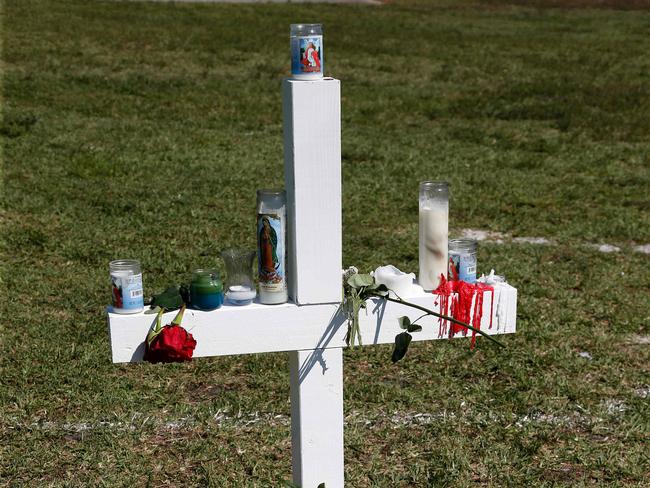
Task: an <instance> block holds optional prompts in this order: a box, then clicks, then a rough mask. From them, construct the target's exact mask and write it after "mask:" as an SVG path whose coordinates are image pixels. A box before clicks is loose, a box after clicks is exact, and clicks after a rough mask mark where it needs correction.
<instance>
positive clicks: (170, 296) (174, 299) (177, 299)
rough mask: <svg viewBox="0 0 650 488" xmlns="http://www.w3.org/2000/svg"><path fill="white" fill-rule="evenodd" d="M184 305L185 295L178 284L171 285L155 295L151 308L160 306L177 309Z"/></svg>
mask: <svg viewBox="0 0 650 488" xmlns="http://www.w3.org/2000/svg"><path fill="white" fill-rule="evenodd" d="M181 305H183V297H182V296H181V294H180V291H179V288H178V286H176V285H173V286H170V287H169V288H167V289H166V290H165V291H164V292H162V293H160V294H158V295H154V297H153V299H152V300H151V308H155V307H160V308H164V309H166V310H176V309H178V308H181Z"/></svg>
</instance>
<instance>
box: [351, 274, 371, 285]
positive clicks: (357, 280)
mask: <svg viewBox="0 0 650 488" xmlns="http://www.w3.org/2000/svg"><path fill="white" fill-rule="evenodd" d="M374 282H375V279H374V278H373V277H372V276H370V275H369V274H359V273H357V274H353V275H352V276H350V277H349V278H348V285H350V286H351V287H352V288H361V287H362V286H371V285H372V284H373V283H374Z"/></svg>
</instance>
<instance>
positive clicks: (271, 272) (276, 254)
mask: <svg viewBox="0 0 650 488" xmlns="http://www.w3.org/2000/svg"><path fill="white" fill-rule="evenodd" d="M286 207H287V206H286V194H285V192H284V190H257V262H258V274H259V287H260V293H259V297H260V303H264V304H267V305H274V304H278V303H285V302H286V301H287V299H288V298H289V296H288V290H287V275H286V258H287V256H286V249H287V248H286V229H287V225H286V219H287V210H286Z"/></svg>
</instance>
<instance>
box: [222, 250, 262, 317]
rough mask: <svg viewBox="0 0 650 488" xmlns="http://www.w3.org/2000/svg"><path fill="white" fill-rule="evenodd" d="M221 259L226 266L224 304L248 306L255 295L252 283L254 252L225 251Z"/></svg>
mask: <svg viewBox="0 0 650 488" xmlns="http://www.w3.org/2000/svg"><path fill="white" fill-rule="evenodd" d="M221 257H222V258H223V261H224V263H225V264H226V273H227V275H228V278H227V279H226V302H227V303H229V304H231V305H248V304H250V303H252V301H253V299H254V298H255V296H256V295H257V291H256V290H255V283H254V282H253V259H255V251H248V250H245V249H225V250H224V251H222V252H221Z"/></svg>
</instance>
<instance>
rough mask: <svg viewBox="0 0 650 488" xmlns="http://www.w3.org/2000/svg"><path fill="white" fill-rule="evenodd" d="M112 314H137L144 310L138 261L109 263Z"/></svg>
mask: <svg viewBox="0 0 650 488" xmlns="http://www.w3.org/2000/svg"><path fill="white" fill-rule="evenodd" d="M109 268H110V273H111V285H112V293H111V295H112V305H113V312H114V313H138V312H142V310H143V309H144V293H143V289H142V269H141V267H140V261H136V260H134V259H118V260H116V261H111V262H110V263H109Z"/></svg>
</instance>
